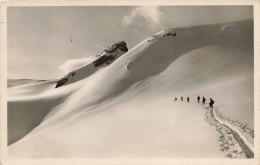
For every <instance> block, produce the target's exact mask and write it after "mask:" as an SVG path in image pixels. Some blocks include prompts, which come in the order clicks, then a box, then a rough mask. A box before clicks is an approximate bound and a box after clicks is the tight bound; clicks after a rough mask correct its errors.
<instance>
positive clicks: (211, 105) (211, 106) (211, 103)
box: [209, 98, 214, 109]
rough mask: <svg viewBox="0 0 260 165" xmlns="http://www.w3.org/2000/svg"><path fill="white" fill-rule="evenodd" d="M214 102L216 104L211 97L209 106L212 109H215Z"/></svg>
mask: <svg viewBox="0 0 260 165" xmlns="http://www.w3.org/2000/svg"><path fill="white" fill-rule="evenodd" d="M213 104H214V101H213V100H212V98H210V100H209V107H210V108H211V109H213Z"/></svg>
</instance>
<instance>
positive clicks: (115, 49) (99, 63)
mask: <svg viewBox="0 0 260 165" xmlns="http://www.w3.org/2000/svg"><path fill="white" fill-rule="evenodd" d="M127 51H128V48H127V45H126V43H125V42H124V41H119V42H117V43H115V44H113V45H112V46H111V47H109V48H107V49H106V50H104V51H103V52H102V53H101V54H100V55H97V56H96V57H97V58H96V59H95V60H93V62H92V63H90V64H88V65H85V66H83V67H81V68H78V69H76V70H74V71H72V72H70V73H68V74H67V75H66V76H65V77H63V78H61V79H60V80H59V81H58V82H57V84H56V86H55V88H58V87H61V86H63V85H67V84H70V83H73V82H76V81H78V80H81V79H83V78H85V77H87V76H89V75H91V74H93V73H94V72H95V71H96V70H97V69H99V68H101V67H105V66H107V65H109V64H111V63H112V62H113V61H115V60H116V59H117V58H119V57H120V56H121V55H123V54H124V53H126V52H127Z"/></svg>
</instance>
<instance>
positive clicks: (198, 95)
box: [197, 95, 200, 103]
mask: <svg viewBox="0 0 260 165" xmlns="http://www.w3.org/2000/svg"><path fill="white" fill-rule="evenodd" d="M197 99H198V103H199V102H200V96H199V95H198V98H197Z"/></svg>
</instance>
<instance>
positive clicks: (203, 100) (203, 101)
mask: <svg viewBox="0 0 260 165" xmlns="http://www.w3.org/2000/svg"><path fill="white" fill-rule="evenodd" d="M205 102H206V98H205V97H204V96H203V97H202V105H205Z"/></svg>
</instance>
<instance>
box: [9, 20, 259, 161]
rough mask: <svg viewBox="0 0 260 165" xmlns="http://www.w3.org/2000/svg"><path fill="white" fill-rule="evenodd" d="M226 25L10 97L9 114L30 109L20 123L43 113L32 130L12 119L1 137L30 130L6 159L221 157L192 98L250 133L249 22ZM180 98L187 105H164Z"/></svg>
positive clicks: (160, 41) (150, 42)
mask: <svg viewBox="0 0 260 165" xmlns="http://www.w3.org/2000/svg"><path fill="white" fill-rule="evenodd" d="M231 24H232V26H233V27H234V28H230V29H229V30H224V31H223V30H222V27H223V26H226V25H230V24H217V25H203V26H195V27H187V28H178V29H170V30H166V31H161V32H159V33H157V34H156V35H154V36H152V37H149V38H147V39H146V40H144V41H143V42H141V43H140V44H139V45H137V46H135V47H134V48H132V49H131V50H129V51H128V52H127V53H125V54H124V55H123V56H121V57H120V58H118V59H117V60H116V61H114V62H113V63H112V64H111V65H109V66H107V67H105V68H102V69H101V70H98V71H96V72H95V73H93V74H91V75H90V76H88V77H86V78H84V79H82V80H80V81H76V82H75V83H72V84H68V85H66V86H64V87H62V88H58V89H55V90H54V89H51V86H48V85H43V84H42V85H43V86H44V87H43V88H42V89H43V90H39V93H37V88H34V87H28V86H26V85H23V86H20V87H19V86H18V87H19V88H18V89H17V88H16V90H14V88H15V87H11V88H9V89H8V94H9V96H8V97H9V103H8V112H9V111H10V112H13V113H12V114H15V113H16V112H18V111H23V110H24V109H28V107H30V112H27V113H23V114H21V115H22V116H23V115H25V116H27V114H28V113H32V112H35V111H39V107H43V108H40V109H41V111H43V113H44V114H47V113H48V114H47V115H46V116H45V115H42V116H41V117H39V118H38V119H37V122H36V121H32V123H33V126H31V125H30V122H28V121H26V120H23V121H14V120H13V119H12V115H10V122H13V123H12V125H10V126H9V128H8V129H10V130H16V129H17V127H18V125H19V124H20V123H23V122H25V123H27V125H26V126H24V127H26V128H27V133H28V132H29V131H31V130H32V129H33V130H32V131H31V132H30V133H29V134H27V135H26V136H25V137H23V136H24V135H25V133H23V134H22V133H21V135H19V138H18V136H16V138H13V139H16V140H15V141H17V140H19V139H20V138H21V139H20V140H19V141H17V142H15V143H13V144H12V145H10V146H9V154H10V156H12V157H34V158H39V157H41V158H51V157H55V158H57V157H58V158H64V157H71V158H75V157H84V158H103V157H109V158H110V157H117V158H118V157H122V158H129V157H135V158H136V157H142V158H154V157H156V156H158V157H184V158H187V157H198V158H201V157H224V156H225V154H224V153H222V152H220V151H219V148H220V147H219V144H218V142H217V139H218V136H220V135H219V133H218V132H217V131H215V129H214V128H213V127H211V126H210V125H209V124H208V122H207V121H205V120H204V115H205V113H206V111H205V109H204V108H203V107H202V106H200V105H198V104H197V103H194V101H195V98H196V97H197V95H198V94H199V95H200V96H205V97H206V98H207V100H209V98H213V99H214V101H215V105H214V106H215V108H217V109H218V111H219V112H221V113H222V114H223V115H225V116H227V117H230V118H232V119H234V120H239V121H241V122H244V123H248V124H249V125H251V126H252V127H253V119H254V109H253V105H254V97H253V35H252V33H253V22H252V20H245V21H238V22H232V23H231ZM166 33H176V36H163V35H164V34H166ZM126 64H129V66H128V67H126ZM82 74H83V73H82ZM28 89H30V90H29V91H28ZM34 91H35V92H34ZM23 96H26V97H25V98H26V99H25V98H23ZM180 96H183V97H184V98H186V97H187V96H189V97H190V98H191V102H190V103H181V102H173V101H172V99H173V98H174V97H178V98H180ZM30 100H33V101H32V102H30ZM39 116H40V115H39ZM26 118H27V117H26ZM28 118H29V117H28ZM37 125H38V126H37ZM28 126H31V127H30V128H28ZM34 127H35V128H34ZM18 128H19V129H21V130H22V129H23V126H22V125H20V126H19V127H18ZM28 130H29V131H28ZM12 136H15V135H12V134H11V135H10V138H12ZM22 137H23V138H22Z"/></svg>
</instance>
